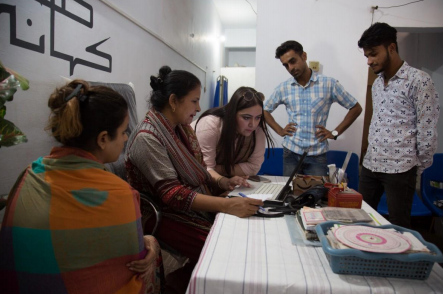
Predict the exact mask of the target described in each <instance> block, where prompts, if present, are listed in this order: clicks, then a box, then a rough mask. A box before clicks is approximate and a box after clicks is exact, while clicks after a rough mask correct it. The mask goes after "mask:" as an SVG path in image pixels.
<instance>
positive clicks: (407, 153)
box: [358, 23, 440, 227]
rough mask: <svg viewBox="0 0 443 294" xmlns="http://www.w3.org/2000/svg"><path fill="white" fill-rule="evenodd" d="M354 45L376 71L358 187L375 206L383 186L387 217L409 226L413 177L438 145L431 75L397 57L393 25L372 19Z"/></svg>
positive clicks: (437, 110)
mask: <svg viewBox="0 0 443 294" xmlns="http://www.w3.org/2000/svg"><path fill="white" fill-rule="evenodd" d="M358 46H359V47H360V48H363V51H364V54H365V56H366V57H367V58H368V65H369V66H370V67H371V68H372V69H373V70H374V72H375V73H376V74H378V78H377V79H375V81H374V84H373V85H372V105H373V109H374V110H373V114H372V120H371V125H370V127H369V135H368V150H367V152H366V155H365V158H364V160H363V167H362V170H361V176H360V185H359V190H360V193H361V194H362V195H363V199H364V200H365V201H366V202H367V203H368V204H369V205H371V206H372V207H373V208H374V209H377V206H378V203H379V201H380V198H381V196H382V195H383V192H384V191H386V199H387V203H388V211H389V220H390V222H391V223H393V224H396V225H399V226H403V227H410V222H411V209H412V201H413V198H414V193H415V184H416V177H417V175H420V174H421V173H422V172H423V170H424V169H425V168H427V167H429V166H431V165H432V159H433V156H434V153H435V152H436V150H437V125H438V117H439V113H440V105H439V103H438V93H437V91H436V90H435V86H434V82H433V81H432V79H431V77H430V76H429V74H427V73H426V72H424V71H421V70H418V69H416V68H413V67H411V66H409V64H408V63H407V62H406V61H403V60H401V58H400V55H399V53H398V46H397V30H396V29H395V28H393V27H391V26H389V25H388V24H386V23H375V24H373V25H372V26H371V27H369V28H368V29H367V30H366V31H365V32H364V33H363V35H362V36H361V38H360V40H359V41H358Z"/></svg>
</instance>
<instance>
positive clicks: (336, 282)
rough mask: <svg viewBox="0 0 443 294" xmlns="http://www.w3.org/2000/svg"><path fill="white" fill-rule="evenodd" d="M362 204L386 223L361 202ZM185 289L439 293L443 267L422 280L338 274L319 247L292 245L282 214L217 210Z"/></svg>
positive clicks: (197, 292) (195, 293)
mask: <svg viewBox="0 0 443 294" xmlns="http://www.w3.org/2000/svg"><path fill="white" fill-rule="evenodd" d="M363 208H364V209H365V210H366V211H368V212H372V213H373V214H374V215H375V216H376V217H377V219H378V221H379V222H380V223H381V224H387V223H389V222H387V221H386V220H385V219H384V218H383V217H381V216H380V215H379V214H378V213H377V212H375V211H374V210H373V209H372V208H371V207H369V206H368V205H367V204H366V203H364V205H363ZM188 293H189V294H201V293H207V294H218V293H235V294H238V293H250V294H252V293H254V294H255V293H257V294H261V293H263V294H266V293H340V294H342V293H343V294H345V293H359V294H360V293H368V294H369V293H371V294H372V293H443V269H442V268H441V267H440V266H439V265H438V264H434V267H433V271H432V272H431V274H430V276H429V278H428V279H427V280H423V281H420V280H407V279H395V278H380V277H370V276H355V275H338V274H335V273H333V272H332V270H331V268H330V266H329V263H328V261H327V259H326V256H325V254H324V252H323V249H322V247H309V246H302V245H297V246H296V245H293V244H292V243H291V239H290V235H289V231H288V228H287V225H286V221H285V219H284V218H273V219H272V218H258V217H250V218H245V219H241V218H238V217H235V216H232V215H228V214H223V213H219V214H218V215H217V217H216V220H215V223H214V226H213V227H212V229H211V232H210V234H209V236H208V238H207V240H206V243H205V246H204V248H203V250H202V253H201V255H200V259H199V261H198V263H197V265H196V267H195V269H194V272H193V273H192V277H191V280H190V283H189V286H188Z"/></svg>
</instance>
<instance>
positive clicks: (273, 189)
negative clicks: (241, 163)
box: [254, 184, 284, 199]
mask: <svg viewBox="0 0 443 294" xmlns="http://www.w3.org/2000/svg"><path fill="white" fill-rule="evenodd" d="M283 187H284V185H278V184H263V185H261V187H260V188H258V189H257V190H255V191H254V194H272V198H271V199H275V198H276V197H277V195H278V193H280V191H281V190H282V189H283Z"/></svg>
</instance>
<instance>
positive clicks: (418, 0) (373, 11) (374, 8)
mask: <svg viewBox="0 0 443 294" xmlns="http://www.w3.org/2000/svg"><path fill="white" fill-rule="evenodd" d="M422 1H425V0H417V1H412V2H409V3H406V4H402V5H396V6H386V7H382V6H372V19H371V26H372V24H373V23H374V13H375V11H376V10H377V9H379V8H384V9H389V8H395V7H401V6H406V5H409V4H412V3H417V2H422Z"/></svg>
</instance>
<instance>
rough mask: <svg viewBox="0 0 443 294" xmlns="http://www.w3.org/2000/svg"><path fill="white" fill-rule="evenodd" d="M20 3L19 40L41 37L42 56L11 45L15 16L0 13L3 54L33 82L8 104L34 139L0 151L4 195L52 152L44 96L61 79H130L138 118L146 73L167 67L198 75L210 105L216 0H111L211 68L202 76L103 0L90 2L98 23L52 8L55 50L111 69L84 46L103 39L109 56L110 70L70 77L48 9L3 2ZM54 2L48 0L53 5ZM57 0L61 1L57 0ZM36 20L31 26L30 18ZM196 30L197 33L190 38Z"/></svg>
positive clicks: (217, 54)
mask: <svg viewBox="0 0 443 294" xmlns="http://www.w3.org/2000/svg"><path fill="white" fill-rule="evenodd" d="M1 2H2V4H9V5H13V6H16V15H17V22H16V23H17V25H16V26H17V37H18V38H19V39H21V40H23V41H26V42H29V43H32V44H38V42H39V37H40V36H41V35H44V38H45V39H44V48H45V50H44V53H43V54H42V53H38V52H35V51H32V50H28V49H25V48H22V47H19V46H14V45H11V44H10V28H11V26H10V22H9V20H10V18H9V15H8V14H6V13H2V14H0V59H1V60H2V62H3V63H4V65H5V66H7V67H9V68H12V69H14V70H16V71H17V72H19V73H20V74H22V75H23V76H25V77H26V78H28V79H29V81H30V89H29V90H28V91H26V92H24V91H21V90H19V91H18V92H17V93H16V94H15V96H14V101H12V102H8V103H7V104H6V107H7V114H6V119H8V120H11V121H12V122H14V123H15V124H16V125H17V126H18V127H20V128H21V130H22V131H24V133H25V134H26V135H27V137H28V140H29V142H28V143H25V144H20V145H17V146H13V147H9V148H1V149H0V194H5V193H8V191H9V190H10V188H11V187H12V185H13V183H14V182H15V180H16V178H17V176H18V175H19V173H20V172H21V171H22V170H23V169H24V168H25V167H26V166H27V165H28V164H29V163H31V162H32V161H33V160H35V159H36V158H38V157H40V156H44V155H47V154H49V151H50V149H51V147H52V146H54V145H55V144H56V143H55V141H54V140H53V139H52V138H51V137H50V136H49V135H48V134H47V133H46V132H44V130H43V129H44V126H45V124H46V122H47V119H48V115H49V109H48V107H47V99H48V97H49V94H50V93H51V92H52V91H53V90H54V88H55V86H56V85H61V84H63V80H62V78H61V77H60V76H66V77H69V78H71V79H74V78H83V79H86V80H95V81H103V82H120V83H127V82H132V83H133V84H134V85H135V93H136V97H137V105H138V107H137V113H138V116H139V119H141V118H142V117H143V116H144V114H145V113H146V111H147V102H146V101H147V98H148V97H149V93H150V91H151V88H150V86H149V76H150V75H153V74H156V73H157V72H158V69H159V68H160V67H161V66H162V65H169V66H171V68H173V69H184V70H188V71H190V72H192V73H194V74H195V75H196V76H197V77H198V78H199V79H200V80H201V81H202V83H203V84H204V86H206V89H207V90H206V92H205V93H203V92H202V99H201V106H202V110H203V111H204V110H206V109H207V108H208V107H209V105H212V100H213V96H214V85H215V80H216V77H217V76H218V75H219V73H220V64H221V62H220V59H221V52H223V50H224V49H223V46H222V45H220V44H219V43H213V42H208V41H206V37H207V36H211V35H221V34H222V25H221V22H220V20H219V16H218V14H217V11H216V9H215V6H214V4H213V2H212V1H206V0H182V1H175V0H163V1H155V0H148V1H146V0H131V1H124V4H123V1H116V0H112V1H111V2H112V3H114V4H116V5H119V6H120V8H122V9H123V10H124V11H125V12H126V13H127V14H128V15H129V16H131V17H132V18H134V19H136V20H137V21H139V22H140V23H141V24H142V25H143V26H145V27H146V28H148V29H150V30H152V31H154V32H155V33H156V34H157V35H159V36H160V37H161V38H163V39H164V40H165V41H166V42H167V43H168V44H170V45H172V46H173V47H174V48H176V49H177V51H179V52H180V53H182V54H183V55H184V56H186V57H187V58H188V59H189V60H191V61H192V62H194V63H195V64H197V65H199V66H200V67H201V68H203V69H205V70H206V72H207V73H206V77H205V73H204V72H203V71H202V70H201V69H199V68H198V67H196V66H195V65H193V64H192V63H191V62H189V61H188V60H186V59H185V58H183V57H182V56H180V55H179V54H177V53H176V52H174V51H173V50H171V49H170V48H169V47H168V46H166V45H165V44H163V43H162V42H160V41H159V40H158V39H156V38H154V37H153V36H152V35H150V34H148V33H147V32H146V31H145V30H144V29H142V28H141V27H139V26H137V25H136V24H134V23H133V22H131V21H129V20H128V19H127V18H125V17H124V16H122V15H121V14H119V13H117V12H116V11H115V10H113V9H111V8H110V7H109V6H107V5H105V4H104V3H103V2H101V1H88V2H89V3H90V5H92V7H93V27H92V28H88V27H86V26H84V25H82V24H80V23H78V22H76V21H74V20H72V19H71V18H69V17H67V16H65V15H63V14H61V13H59V12H55V15H56V16H55V38H54V39H55V41H54V43H55V49H56V50H57V51H60V52H63V53H65V54H69V55H72V56H74V57H80V58H83V59H86V60H88V61H91V62H94V63H97V64H100V65H103V66H107V65H108V61H107V60H105V59H104V58H102V57H98V56H94V55H92V54H90V53H87V52H85V48H86V47H87V46H90V45H92V44H95V43H97V42H99V41H101V40H103V39H106V38H108V37H110V39H109V40H107V41H106V42H104V43H102V44H101V45H100V46H99V47H98V50H101V51H103V52H105V53H107V54H110V55H111V56H112V72H110V73H109V72H105V71H101V70H97V69H93V68H91V67H87V66H83V65H77V66H75V68H74V73H73V75H70V71H69V62H68V61H65V60H62V59H58V58H55V57H53V56H51V54H50V15H51V14H50V12H51V9H50V8H49V7H47V6H44V5H41V4H39V3H38V2H36V1H31V0H2V1H1ZM50 2H51V1H47V3H50ZM55 2H56V3H57V4H59V5H60V1H55ZM66 2H67V5H66V10H67V11H69V12H72V13H74V14H76V15H78V16H80V17H81V18H84V19H88V20H89V18H88V16H89V14H88V13H89V11H88V10H86V9H85V8H84V7H81V6H80V5H78V4H76V3H75V2H74V1H72V0H71V1H69V0H68V1H66ZM28 19H30V20H31V21H32V25H31V26H29V25H28V24H27V20H28ZM191 33H193V34H194V38H191V37H190V36H189V35H190V34H191Z"/></svg>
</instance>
